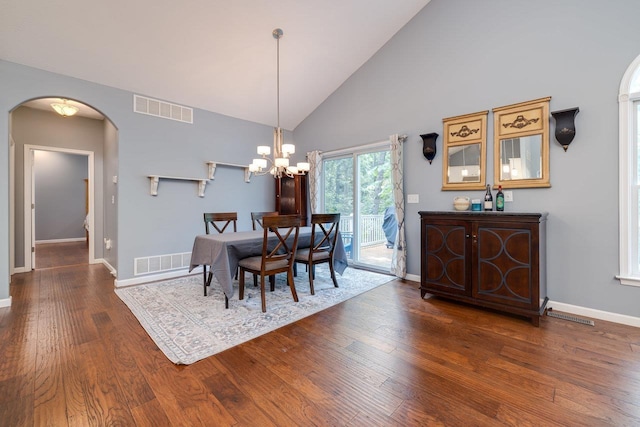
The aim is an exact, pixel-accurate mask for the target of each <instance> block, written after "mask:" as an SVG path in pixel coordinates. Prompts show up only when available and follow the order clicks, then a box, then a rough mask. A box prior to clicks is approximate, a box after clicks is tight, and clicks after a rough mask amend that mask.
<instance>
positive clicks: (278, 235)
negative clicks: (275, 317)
mask: <svg viewBox="0 0 640 427" xmlns="http://www.w3.org/2000/svg"><path fill="white" fill-rule="evenodd" d="M262 225H263V230H264V237H263V239H262V255H259V256H252V257H248V258H243V259H241V260H240V262H238V267H239V268H240V272H239V279H238V286H239V299H244V276H245V272H249V273H252V274H255V275H258V276H260V297H261V299H262V312H263V313H264V312H266V311H267V303H266V290H265V279H266V277H267V276H273V275H275V274H277V273H287V283H288V284H289V288H290V289H291V295H292V296H293V300H294V301H295V302H298V294H297V292H296V285H295V283H294V281H293V264H294V259H295V256H296V247H297V246H298V235H299V233H300V217H299V216H298V215H274V216H265V217H264V218H263V221H262ZM274 236H275V238H274ZM270 237H271V241H270V240H269V238H270ZM273 290H274V285H273V283H272V284H271V291H273Z"/></svg>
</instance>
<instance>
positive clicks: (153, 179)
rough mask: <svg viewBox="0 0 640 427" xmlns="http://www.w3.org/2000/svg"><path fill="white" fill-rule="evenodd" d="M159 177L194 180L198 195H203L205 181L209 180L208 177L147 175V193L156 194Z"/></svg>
mask: <svg viewBox="0 0 640 427" xmlns="http://www.w3.org/2000/svg"><path fill="white" fill-rule="evenodd" d="M161 179H172V180H179V181H195V182H197V183H198V196H200V197H204V189H205V187H206V185H207V181H209V180H208V179H203V178H185V177H182V176H164V175H149V181H150V182H151V189H150V190H149V193H150V194H151V195H152V196H157V195H158V184H159V182H160V180H161Z"/></svg>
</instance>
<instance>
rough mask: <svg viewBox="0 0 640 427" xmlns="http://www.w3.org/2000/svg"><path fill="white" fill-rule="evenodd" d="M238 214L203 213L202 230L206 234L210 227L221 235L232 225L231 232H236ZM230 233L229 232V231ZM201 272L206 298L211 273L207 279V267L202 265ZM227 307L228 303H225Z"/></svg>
mask: <svg viewBox="0 0 640 427" xmlns="http://www.w3.org/2000/svg"><path fill="white" fill-rule="evenodd" d="M237 221H238V213H237V212H205V214H204V228H205V231H206V233H207V234H210V233H209V232H210V231H212V230H211V229H210V228H209V227H210V226H211V227H212V228H213V229H214V230H216V231H217V232H218V233H220V234H222V233H224V232H225V231H226V229H227V227H229V226H230V225H231V224H233V231H234V232H235V231H238V230H237V225H236V223H237ZM229 231H231V230H229ZM202 267H203V268H202V270H203V272H204V296H205V297H206V296H207V286H209V285H210V284H211V280H212V279H213V272H212V271H211V269H209V276H208V277H207V266H206V265H203V266H202ZM226 304H227V305H228V301H226Z"/></svg>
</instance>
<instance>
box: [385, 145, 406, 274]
mask: <svg viewBox="0 0 640 427" xmlns="http://www.w3.org/2000/svg"><path fill="white" fill-rule="evenodd" d="M405 138H406V137H398V135H397V134H395V135H391V136H390V137H389V140H390V141H391V176H392V181H393V201H394V204H395V208H396V220H397V221H398V235H397V236H396V241H395V244H394V245H393V255H392V256H391V273H393V274H395V276H396V277H399V278H401V279H404V278H405V277H406V276H407V241H406V238H405V235H404V178H403V161H402V157H403V156H402V142H403V141H404V140H405Z"/></svg>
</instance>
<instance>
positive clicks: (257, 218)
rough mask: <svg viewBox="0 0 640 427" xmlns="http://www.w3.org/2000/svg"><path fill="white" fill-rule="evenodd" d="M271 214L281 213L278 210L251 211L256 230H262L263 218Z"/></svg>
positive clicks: (252, 224) (252, 222)
mask: <svg viewBox="0 0 640 427" xmlns="http://www.w3.org/2000/svg"><path fill="white" fill-rule="evenodd" d="M269 215H279V213H278V212H251V226H252V227H253V229H254V230H262V218H264V217H265V216H269Z"/></svg>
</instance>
